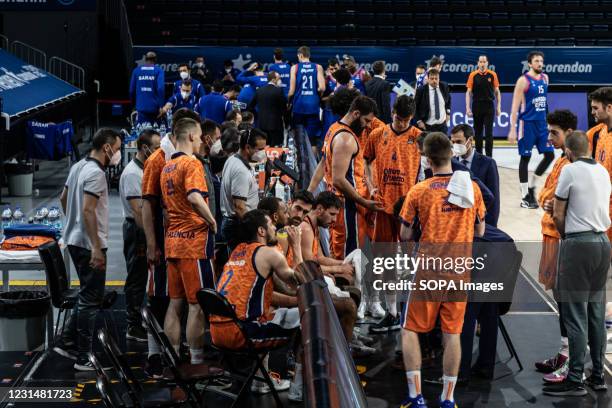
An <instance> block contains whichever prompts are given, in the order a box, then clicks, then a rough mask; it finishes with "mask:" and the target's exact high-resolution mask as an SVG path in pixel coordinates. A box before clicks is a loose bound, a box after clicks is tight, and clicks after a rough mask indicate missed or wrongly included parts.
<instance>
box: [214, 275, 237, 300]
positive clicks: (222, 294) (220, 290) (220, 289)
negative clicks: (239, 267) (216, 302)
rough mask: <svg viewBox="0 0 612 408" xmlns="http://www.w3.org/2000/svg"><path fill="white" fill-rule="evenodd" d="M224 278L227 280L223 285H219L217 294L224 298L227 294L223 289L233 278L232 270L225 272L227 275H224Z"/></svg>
mask: <svg viewBox="0 0 612 408" xmlns="http://www.w3.org/2000/svg"><path fill="white" fill-rule="evenodd" d="M225 276H226V277H227V279H225V282H223V285H221V286H220V287H219V289H218V292H219V294H220V295H221V296H225V295H226V294H227V291H226V290H225V287H226V286H227V284H228V283H229V282H230V281H231V280H232V277H233V276H234V270H233V269H230V270H229V271H227V274H225ZM219 283H220V282H219Z"/></svg>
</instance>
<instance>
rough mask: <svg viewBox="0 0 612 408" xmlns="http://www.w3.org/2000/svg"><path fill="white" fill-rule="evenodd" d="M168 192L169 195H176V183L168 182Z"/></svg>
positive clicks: (169, 180)
mask: <svg viewBox="0 0 612 408" xmlns="http://www.w3.org/2000/svg"><path fill="white" fill-rule="evenodd" d="M166 190H167V194H168V195H172V194H174V183H172V179H168V180H167V181H166Z"/></svg>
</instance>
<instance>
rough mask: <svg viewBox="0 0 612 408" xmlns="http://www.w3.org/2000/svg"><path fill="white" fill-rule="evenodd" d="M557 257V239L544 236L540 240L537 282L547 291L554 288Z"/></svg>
mask: <svg viewBox="0 0 612 408" xmlns="http://www.w3.org/2000/svg"><path fill="white" fill-rule="evenodd" d="M558 255H559V238H556V237H551V236H550V235H544V236H543V239H542V256H541V257H540V270H539V273H538V281H539V282H540V283H541V284H542V285H544V289H546V290H549V289H552V288H553V287H554V286H555V280H556V279H557V258H558Z"/></svg>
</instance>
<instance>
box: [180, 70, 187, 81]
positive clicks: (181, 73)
mask: <svg viewBox="0 0 612 408" xmlns="http://www.w3.org/2000/svg"><path fill="white" fill-rule="evenodd" d="M179 75H180V76H181V79H187V78H189V72H185V71H181V72H180V73H179Z"/></svg>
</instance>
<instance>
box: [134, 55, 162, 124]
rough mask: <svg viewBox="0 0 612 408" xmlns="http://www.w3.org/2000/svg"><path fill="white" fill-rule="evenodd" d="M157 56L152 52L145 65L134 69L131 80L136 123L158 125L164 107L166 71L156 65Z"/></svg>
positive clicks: (146, 58)
mask: <svg viewBox="0 0 612 408" xmlns="http://www.w3.org/2000/svg"><path fill="white" fill-rule="evenodd" d="M156 61H157V55H156V54H155V53H154V52H152V51H150V52H147V54H146V55H145V63H144V64H143V65H140V66H138V67H136V68H134V71H132V78H131V79H130V97H131V98H132V104H133V105H134V109H136V112H137V116H136V123H151V124H153V123H157V122H158V120H159V117H160V116H161V113H162V112H161V108H162V107H163V106H164V81H165V80H164V70H163V69H161V67H160V66H159V65H156V64H155V62H156Z"/></svg>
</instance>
